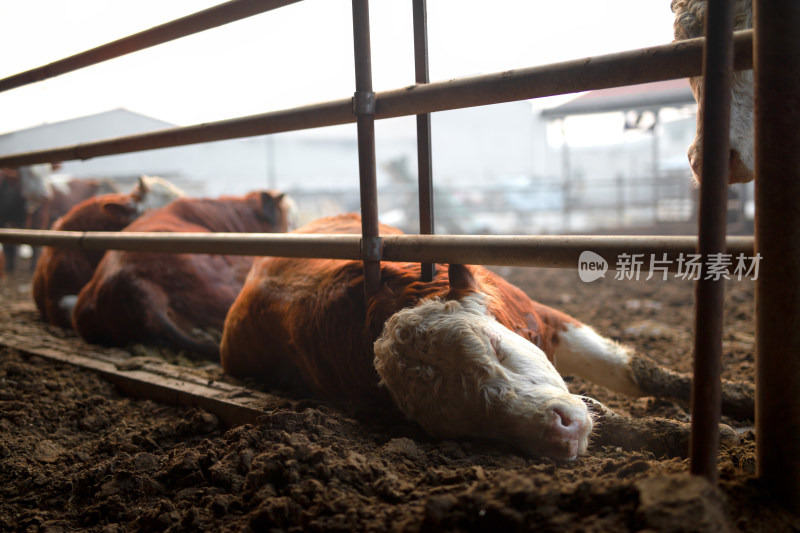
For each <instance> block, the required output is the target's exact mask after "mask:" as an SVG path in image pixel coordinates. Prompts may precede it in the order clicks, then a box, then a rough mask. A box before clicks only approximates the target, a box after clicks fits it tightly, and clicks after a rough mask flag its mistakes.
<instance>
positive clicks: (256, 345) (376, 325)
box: [221, 215, 575, 407]
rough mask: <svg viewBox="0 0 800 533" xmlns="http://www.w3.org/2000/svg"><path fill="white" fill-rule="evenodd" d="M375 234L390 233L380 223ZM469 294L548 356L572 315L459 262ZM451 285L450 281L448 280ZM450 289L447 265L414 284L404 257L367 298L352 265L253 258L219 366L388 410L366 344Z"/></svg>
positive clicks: (337, 227) (415, 273) (413, 271)
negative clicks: (397, 317)
mask: <svg viewBox="0 0 800 533" xmlns="http://www.w3.org/2000/svg"><path fill="white" fill-rule="evenodd" d="M360 230H361V222H360V218H359V217H358V216H357V215H340V216H337V217H329V218H324V219H321V220H318V221H315V222H312V223H311V224H309V225H307V226H305V227H303V228H300V229H299V230H297V233H340V234H341V233H350V234H353V233H360ZM380 231H381V233H382V234H384V235H388V234H398V233H400V231H399V230H397V229H395V228H392V227H389V226H385V225H382V226H381V228H380ZM469 268H470V272H471V274H472V276H473V277H474V279H475V281H476V286H474V287H473V286H470V287H460V286H458V287H459V288H456V292H457V291H473V290H477V291H480V292H483V293H485V294H486V295H487V296H488V297H489V302H490V304H489V310H490V313H491V314H493V315H494V316H495V317H496V318H497V320H498V321H499V322H500V323H501V324H503V325H505V326H506V327H508V328H509V329H511V330H512V331H515V332H516V333H518V334H520V335H522V336H523V337H525V338H526V339H529V340H530V341H531V342H533V343H534V344H536V345H537V346H539V347H540V348H541V349H542V350H543V351H544V352H545V353H546V354H547V355H548V357H551V358H552V355H553V350H554V346H555V343H556V342H557V335H558V331H559V330H560V329H561V328H563V327H564V324H566V323H568V322H575V320H574V319H572V318H570V317H568V316H567V315H565V314H563V313H560V312H559V311H556V310H554V309H550V308H549V307H546V306H544V305H542V304H539V303H537V302H534V301H533V300H531V299H530V298H529V297H528V296H527V295H525V293H524V292H522V291H521V290H520V289H518V288H517V287H515V286H513V285H511V284H510V283H508V282H507V281H505V280H504V279H503V278H502V277H500V276H499V275H497V274H494V273H493V272H491V271H489V270H486V269H484V268H482V267H469ZM454 285H458V284H454ZM434 297H442V298H447V297H450V298H457V297H458V294H454V293H451V292H450V284H449V279H448V269H447V267H443V266H442V265H439V266H438V268H437V274H436V277H435V279H434V280H433V281H432V282H429V283H425V282H422V281H420V269H419V265H418V264H414V263H388V262H384V263H382V264H381V289H380V292H379V293H378V294H376V295H375V296H374V297H372V298H371V300H370V301H369V302H368V303H365V301H364V295H363V271H362V267H361V263H360V262H359V261H341V260H329V259H292V258H261V259H257V260H256V261H255V262H254V264H253V268H252V270H251V273H250V276H249V277H248V280H247V282H246V283H245V286H244V287H243V288H242V291H241V293H240V294H239V296H238V298H237V299H236V301H235V302H234V304H233V305H232V306H231V309H230V311H229V313H228V317H227V319H226V321H225V330H224V332H223V338H222V344H221V356H222V366H223V368H224V370H225V371H226V372H228V373H230V374H232V375H234V376H240V377H254V378H257V379H261V380H264V381H266V382H268V383H270V384H272V385H275V386H280V387H288V388H292V389H301V390H302V389H306V390H309V391H311V392H312V393H314V394H317V395H319V396H322V397H326V398H330V399H335V400H340V401H353V402H355V403H356V404H358V405H361V406H363V407H377V406H379V405H382V406H388V405H389V404H390V400H389V397H388V394H387V392H386V390H385V389H383V388H379V387H378V381H379V378H378V375H377V373H376V371H375V368H374V366H373V358H374V353H373V343H374V342H375V340H376V339H377V338H378V336H379V335H380V333H381V331H382V329H383V325H384V323H385V322H386V321H387V320H388V319H389V317H390V316H391V315H393V314H394V313H396V312H397V311H398V310H400V309H403V308H406V307H412V306H415V305H416V304H417V303H418V302H419V301H420V300H423V299H427V298H434Z"/></svg>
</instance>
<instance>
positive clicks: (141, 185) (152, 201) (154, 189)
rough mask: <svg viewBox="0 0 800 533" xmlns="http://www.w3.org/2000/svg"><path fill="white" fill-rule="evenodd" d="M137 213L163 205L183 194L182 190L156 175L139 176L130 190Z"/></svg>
mask: <svg viewBox="0 0 800 533" xmlns="http://www.w3.org/2000/svg"><path fill="white" fill-rule="evenodd" d="M131 195H132V196H133V197H134V199H135V202H136V209H137V211H138V212H139V214H142V213H143V212H145V211H147V210H148V209H156V208H159V207H164V206H165V205H167V204H168V203H170V202H172V201H173V200H176V199H178V198H181V197H183V196H184V194H183V191H182V190H180V189H179V188H178V187H176V186H175V185H173V184H172V183H170V182H168V181H167V180H165V179H164V178H160V177H158V176H141V177H139V180H138V181H137V183H136V186H135V187H134V188H133V190H132V191H131Z"/></svg>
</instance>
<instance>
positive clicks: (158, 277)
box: [72, 191, 294, 359]
mask: <svg viewBox="0 0 800 533" xmlns="http://www.w3.org/2000/svg"><path fill="white" fill-rule="evenodd" d="M293 209H294V207H293V202H292V201H291V199H290V198H289V197H288V196H286V195H284V194H283V193H280V192H277V191H256V192H251V193H249V194H247V195H245V196H240V197H234V196H223V197H221V198H218V199H205V198H181V199H178V200H176V201H174V202H172V203H171V204H169V205H167V206H166V207H162V208H161V209H157V210H153V211H151V212H149V213H146V214H144V215H142V216H141V217H139V218H138V219H136V220H135V221H134V222H133V223H131V224H130V225H129V226H127V227H126V228H125V229H124V230H123V232H154V231H170V232H194V233H209V232H251V233H252V232H264V233H266V232H285V231H286V230H287V229H288V226H289V221H290V219H291V217H292V216H293ZM251 263H252V257H246V256H235V255H208V254H159V253H146V252H126V251H108V252H107V253H106V254H105V256H104V257H103V259H102V260H101V261H100V263H99V264H98V265H97V268H96V269H95V272H94V275H93V276H92V279H91V280H89V282H88V283H87V284H86V286H84V288H83V289H82V290H81V292H80V294H79V295H78V301H77V303H76V305H75V309H74V311H73V314H72V320H73V326H74V328H75V330H76V331H77V332H78V334H80V336H81V337H83V338H84V339H85V340H86V341H88V342H91V343H98V344H104V345H110V346H126V345H129V344H131V343H139V342H141V343H146V344H159V345H163V346H165V347H168V348H171V349H175V350H179V351H181V350H182V351H188V352H191V355H193V356H194V355H196V356H199V357H207V358H212V359H218V357H219V343H218V341H217V340H215V338H214V335H215V334H216V335H217V337H218V335H219V332H220V331H221V330H222V326H223V324H224V321H225V314H226V313H227V311H228V308H229V307H230V305H231V303H233V300H234V299H235V298H236V295H237V294H238V293H239V289H240V288H241V286H242V284H243V283H244V279H245V277H246V275H247V272H248V271H249V269H250V265H251Z"/></svg>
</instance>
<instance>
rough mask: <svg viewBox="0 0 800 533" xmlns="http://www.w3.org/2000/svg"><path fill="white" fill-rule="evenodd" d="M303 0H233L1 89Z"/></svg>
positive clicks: (6, 81)
mask: <svg viewBox="0 0 800 533" xmlns="http://www.w3.org/2000/svg"><path fill="white" fill-rule="evenodd" d="M299 1H300V0H258V1H253V0H231V1H230V2H225V3H224V4H220V5H217V6H213V7H210V8H208V9H204V10H203V11H198V12H197V13H193V14H191V15H187V16H185V17H181V18H179V19H175V20H173V21H171V22H167V23H164V24H160V25H158V26H154V27H152V28H150V29H148V30H144V31H141V32H139V33H135V34H133V35H129V36H127V37H123V38H122V39H118V40H116V41H112V42H110V43H106V44H103V45H100V46H98V47H96V48H92V49H90V50H86V51H84V52H81V53H79V54H75V55H72V56H69V57H65V58H64V59H59V60H58V61H54V62H52V63H48V64H47V65H43V66H41V67H37V68H34V69H31V70H26V71H25V72H20V73H19V74H14V75H13V76H9V77H7V78H3V79H0V92H3V91H8V90H10V89H15V88H17V87H22V86H24V85H28V84H30V83H35V82H37V81H42V80H46V79H48V78H53V77H56V76H60V75H62V74H66V73H67V72H72V71H75V70H79V69H82V68H85V67H88V66H90V65H95V64H97V63H102V62H103V61H108V60H109V59H114V58H117V57H120V56H124V55H126V54H130V53H132V52H138V51H139V50H144V49H146V48H150V47H152V46H156V45H159V44H163V43H166V42H169V41H173V40H175V39H180V38H181V37H186V36H188V35H192V34H194V33H199V32H201V31H205V30H209V29H212V28H216V27H219V26H223V25H225V24H228V23H231V22H234V21H237V20H241V19H244V18H248V17H251V16H253V15H258V14H259V13H264V12H266V11H270V10H273V9H277V8H279V7H283V6H286V5H289V4H294V3H297V2H299Z"/></svg>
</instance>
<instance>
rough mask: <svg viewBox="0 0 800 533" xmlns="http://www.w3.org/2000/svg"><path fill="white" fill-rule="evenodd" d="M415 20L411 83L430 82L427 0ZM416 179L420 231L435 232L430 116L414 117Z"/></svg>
mask: <svg viewBox="0 0 800 533" xmlns="http://www.w3.org/2000/svg"><path fill="white" fill-rule="evenodd" d="M412 12H413V17H414V71H415V72H414V81H415V82H416V83H417V84H418V85H419V84H424V83H429V82H430V81H431V80H430V72H429V70H428V6H427V0H412ZM417 180H418V188H419V232H420V233H421V234H423V235H432V234H433V233H434V214H433V158H432V155H431V115H430V113H422V114H420V115H417ZM420 272H421V277H422V281H431V280H432V279H433V278H434V276H435V275H436V265H435V264H433V263H423V264H422V265H420Z"/></svg>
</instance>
